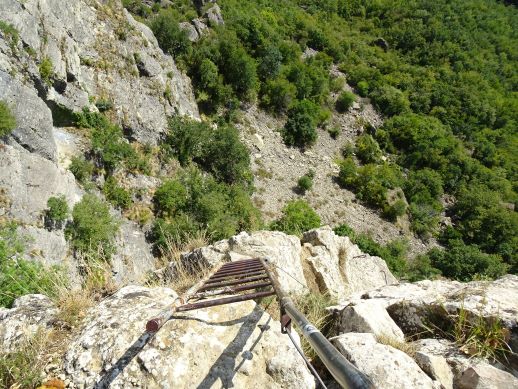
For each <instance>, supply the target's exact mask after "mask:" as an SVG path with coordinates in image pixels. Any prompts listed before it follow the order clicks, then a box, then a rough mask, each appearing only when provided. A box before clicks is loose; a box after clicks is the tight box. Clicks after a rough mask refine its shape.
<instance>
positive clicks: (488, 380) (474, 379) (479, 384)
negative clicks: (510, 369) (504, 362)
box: [456, 364, 518, 389]
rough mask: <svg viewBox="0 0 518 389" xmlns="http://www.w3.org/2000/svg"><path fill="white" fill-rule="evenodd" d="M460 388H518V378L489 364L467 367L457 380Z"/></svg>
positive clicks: (457, 386)
mask: <svg viewBox="0 0 518 389" xmlns="http://www.w3.org/2000/svg"><path fill="white" fill-rule="evenodd" d="M456 388H458V389H509V388H518V378H516V377H514V376H513V375H512V374H509V373H507V372H505V371H502V370H500V369H497V368H495V367H493V366H491V365H488V364H478V365H476V366H473V367H470V368H468V369H466V370H465V371H464V372H463V373H462V375H461V376H460V377H459V378H458V380H457V382H456Z"/></svg>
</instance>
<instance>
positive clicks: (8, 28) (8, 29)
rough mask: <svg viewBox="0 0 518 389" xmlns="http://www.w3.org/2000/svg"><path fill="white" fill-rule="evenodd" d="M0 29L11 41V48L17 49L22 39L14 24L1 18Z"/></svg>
mask: <svg viewBox="0 0 518 389" xmlns="http://www.w3.org/2000/svg"><path fill="white" fill-rule="evenodd" d="M0 31H1V32H2V34H3V35H4V38H5V39H6V40H7V41H8V42H9V46H10V48H11V50H15V49H16V45H18V41H19V40H20V33H19V32H18V30H17V29H16V28H15V27H14V26H13V25H12V24H9V23H6V22H4V21H3V20H0Z"/></svg>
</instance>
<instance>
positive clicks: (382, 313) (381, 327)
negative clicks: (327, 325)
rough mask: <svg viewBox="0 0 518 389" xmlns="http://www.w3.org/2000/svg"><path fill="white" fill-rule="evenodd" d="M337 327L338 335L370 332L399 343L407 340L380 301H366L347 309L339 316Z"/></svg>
mask: <svg viewBox="0 0 518 389" xmlns="http://www.w3.org/2000/svg"><path fill="white" fill-rule="evenodd" d="M336 326H337V327H336V328H337V331H338V333H347V332H368V333H372V334H374V335H376V336H387V337H390V338H393V339H396V340H399V341H404V340H405V335H404V334H403V331H401V329H400V328H399V327H398V326H397V324H396V323H395V322H394V320H392V318H391V317H390V316H389V314H388V313H387V311H386V310H385V307H384V306H383V304H382V303H381V302H379V301H371V300H366V301H361V302H360V303H358V304H355V305H349V306H347V307H345V308H344V309H343V310H342V311H341V312H339V314H338V318H337V319H336Z"/></svg>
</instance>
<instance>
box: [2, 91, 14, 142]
mask: <svg viewBox="0 0 518 389" xmlns="http://www.w3.org/2000/svg"><path fill="white" fill-rule="evenodd" d="M15 128H16V119H15V117H14V115H13V114H12V113H11V110H10V109H9V106H8V105H7V104H6V103H5V102H4V101H1V100H0V138H2V137H4V136H6V135H9V134H10V133H11V131H12V130H14V129H15Z"/></svg>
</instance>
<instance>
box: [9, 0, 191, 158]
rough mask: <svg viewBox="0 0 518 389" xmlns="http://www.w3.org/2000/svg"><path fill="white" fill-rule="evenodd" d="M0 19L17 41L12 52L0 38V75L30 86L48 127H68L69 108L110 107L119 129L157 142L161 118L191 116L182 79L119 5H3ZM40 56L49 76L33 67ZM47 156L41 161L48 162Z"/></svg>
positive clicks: (29, 1)
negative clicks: (95, 103)
mask: <svg viewBox="0 0 518 389" xmlns="http://www.w3.org/2000/svg"><path fill="white" fill-rule="evenodd" d="M0 19H1V20H3V21H5V22H7V23H10V24H12V25H13V26H14V27H15V28H16V29H17V30H18V31H19V36H20V39H19V43H18V45H15V46H14V47H11V45H9V44H7V43H6V42H5V41H4V40H2V39H0V71H3V72H5V73H9V74H16V76H15V77H14V78H15V80H16V82H17V83H19V84H23V83H24V80H28V81H29V84H31V83H32V85H33V87H35V88H36V89H37V90H38V94H39V96H40V97H41V98H42V99H43V100H44V101H45V103H46V104H47V105H48V106H49V107H50V109H51V110H52V111H53V119H54V123H55V124H56V125H62V124H67V123H69V122H71V121H72V118H71V117H70V112H71V111H74V112H77V111H80V110H81V109H82V108H83V107H84V106H90V108H92V109H95V107H94V106H93V105H92V104H91V102H90V101H91V99H94V100H95V99H97V100H102V101H109V102H111V103H113V106H114V108H113V111H114V113H115V116H116V117H117V119H118V121H119V122H120V124H122V126H123V127H124V128H125V129H126V130H127V132H128V133H129V134H130V135H131V136H132V137H133V138H135V139H136V140H139V141H141V142H145V143H156V142H157V140H158V137H159V136H160V134H161V133H162V132H164V131H165V130H166V129H167V116H171V115H175V114H179V115H187V116H191V117H195V118H198V117H199V114H198V109H197V105H196V101H195V99H194V94H193V91H192V88H191V84H190V80H189V79H188V78H187V76H185V75H184V74H182V73H181V72H180V71H179V70H178V69H177V67H176V65H175V63H174V61H173V60H172V58H171V57H170V56H167V55H164V53H163V52H162V51H161V50H160V48H159V47H158V43H157V40H156V39H155V37H154V36H153V33H152V32H151V30H150V29H149V28H148V27H147V26H145V25H143V24H142V23H139V22H137V21H135V20H134V19H133V17H132V16H131V15H130V14H129V13H128V12H127V11H126V10H125V9H124V8H123V7H122V4H121V2H120V1H113V2H104V1H98V0H93V1H86V0H70V1H66V2H63V1H60V0H48V1H43V2H42V1H38V0H26V1H21V0H5V1H3V2H2V7H1V8H0ZM13 52H14V53H15V54H16V55H13ZM45 58H47V59H48V60H49V61H50V64H51V67H52V75H51V76H50V78H49V79H43V78H42V77H41V75H40V71H39V69H38V66H39V65H40V64H41V63H42V61H43V60H44V59H45ZM0 89H1V88H0ZM40 105H41V104H40ZM34 106H36V105H34ZM32 108H33V107H32ZM32 108H31V112H33V109H32ZM20 109H23V108H20ZM39 111H40V112H44V111H43V110H39ZM42 114H43V113H40V115H42ZM45 119H46V120H45V123H42V129H41V131H47V133H48V127H49V124H50V125H52V122H49V120H48V118H45ZM15 135H16V134H15ZM34 136H40V137H42V138H46V136H45V135H44V134H43V132H40V133H37V134H35V135H34ZM20 139H21V137H20ZM49 139H50V138H49ZM25 143H27V142H25ZM27 146H30V145H29V144H27ZM49 151H52V150H45V154H46V157H50V158H53V156H52V155H49ZM50 154H51V153H50Z"/></svg>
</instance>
